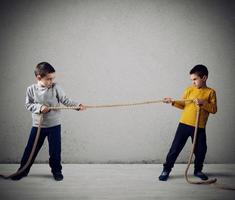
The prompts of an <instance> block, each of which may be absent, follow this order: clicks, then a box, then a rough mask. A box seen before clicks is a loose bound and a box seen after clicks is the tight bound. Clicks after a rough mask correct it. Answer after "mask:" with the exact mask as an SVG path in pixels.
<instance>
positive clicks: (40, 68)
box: [34, 62, 55, 77]
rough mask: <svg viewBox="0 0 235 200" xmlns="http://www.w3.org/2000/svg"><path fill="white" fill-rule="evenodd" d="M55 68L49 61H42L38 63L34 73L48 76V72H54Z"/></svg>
mask: <svg viewBox="0 0 235 200" xmlns="http://www.w3.org/2000/svg"><path fill="white" fill-rule="evenodd" d="M54 72H55V69H54V67H52V66H51V65H50V64H49V63H47V62H41V63H38V64H37V66H36V68H35V70H34V74H35V76H38V75H40V76H41V77H44V76H46V75H47V74H50V73H54Z"/></svg>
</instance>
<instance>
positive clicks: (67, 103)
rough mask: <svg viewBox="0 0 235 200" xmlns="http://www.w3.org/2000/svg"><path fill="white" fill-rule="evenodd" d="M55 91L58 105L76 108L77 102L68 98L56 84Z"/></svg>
mask: <svg viewBox="0 0 235 200" xmlns="http://www.w3.org/2000/svg"><path fill="white" fill-rule="evenodd" d="M56 91H57V98H58V100H59V102H60V103H62V104H63V105H65V106H78V105H79V104H78V102H76V101H73V100H72V99H70V98H68V97H67V96H66V94H65V92H64V90H63V89H62V88H61V87H60V86H59V85H58V84H56Z"/></svg>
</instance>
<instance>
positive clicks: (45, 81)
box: [37, 73, 55, 88]
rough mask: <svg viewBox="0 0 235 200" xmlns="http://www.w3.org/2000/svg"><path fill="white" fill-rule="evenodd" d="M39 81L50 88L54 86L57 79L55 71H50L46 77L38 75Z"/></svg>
mask: <svg viewBox="0 0 235 200" xmlns="http://www.w3.org/2000/svg"><path fill="white" fill-rule="evenodd" d="M37 80H38V83H39V84H40V85H42V86H44V87H47V88H50V87H52V85H53V83H54V80H55V73H49V74H47V75H46V76H44V77H41V76H40V75H38V76H37Z"/></svg>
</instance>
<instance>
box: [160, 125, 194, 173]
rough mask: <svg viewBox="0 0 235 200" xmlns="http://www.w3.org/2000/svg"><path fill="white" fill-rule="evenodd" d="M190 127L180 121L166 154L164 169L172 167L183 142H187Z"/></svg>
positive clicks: (167, 169)
mask: <svg viewBox="0 0 235 200" xmlns="http://www.w3.org/2000/svg"><path fill="white" fill-rule="evenodd" d="M191 129H192V127H190V126H187V125H185V124H182V123H180V124H179V126H178V128H177V130H176V134H175V137H174V140H173V142H172V145H171V148H170V150H169V152H168V154H167V157H166V162H165V163H164V164H163V167H164V169H163V170H164V171H169V172H170V171H171V169H172V168H173V167H174V164H175V161H176V159H177V157H178V155H179V153H180V152H181V150H182V149H183V147H184V145H185V143H186V142H187V139H188V137H189V135H190V134H189V133H190V130H191Z"/></svg>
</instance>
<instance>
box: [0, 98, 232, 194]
mask: <svg viewBox="0 0 235 200" xmlns="http://www.w3.org/2000/svg"><path fill="white" fill-rule="evenodd" d="M174 101H177V102H193V100H192V99H180V100H174ZM162 102H163V100H153V101H143V102H137V103H121V104H104V105H86V106H85V107H86V108H88V109H91V108H111V107H130V106H138V105H146V104H156V103H162ZM49 109H51V110H62V109H63V110H70V109H73V110H76V109H77V110H79V109H80V107H79V106H68V107H65V106H51V107H49ZM199 117H200V107H199V106H197V116H196V122H195V129H194V138H193V144H192V148H191V152H190V155H189V159H188V164H187V167H186V170H185V173H184V177H185V179H186V181H187V182H188V183H189V184H205V185H213V186H215V187H217V188H219V189H224V190H235V188H232V187H228V186H224V185H219V184H217V183H216V181H217V179H216V178H213V179H209V180H206V181H193V180H191V179H189V176H188V170H189V167H190V165H191V162H192V157H193V152H194V149H195V145H196V138H197V132H198V131H197V130H198V124H199ZM42 121H43V114H42V115H41V117H40V121H39V126H38V130H37V134H36V138H35V141H34V144H33V148H32V151H31V153H30V156H29V159H28V161H27V163H26V164H25V165H24V166H23V167H22V168H21V169H20V170H18V171H17V172H15V173H13V174H11V175H8V176H5V175H2V174H0V177H2V178H4V179H9V178H11V177H14V176H17V175H20V174H21V173H23V172H24V171H25V170H26V169H27V167H28V166H29V164H30V163H31V161H32V158H33V155H34V153H35V149H36V146H37V143H38V138H39V135H40V132H41V125H42Z"/></svg>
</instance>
